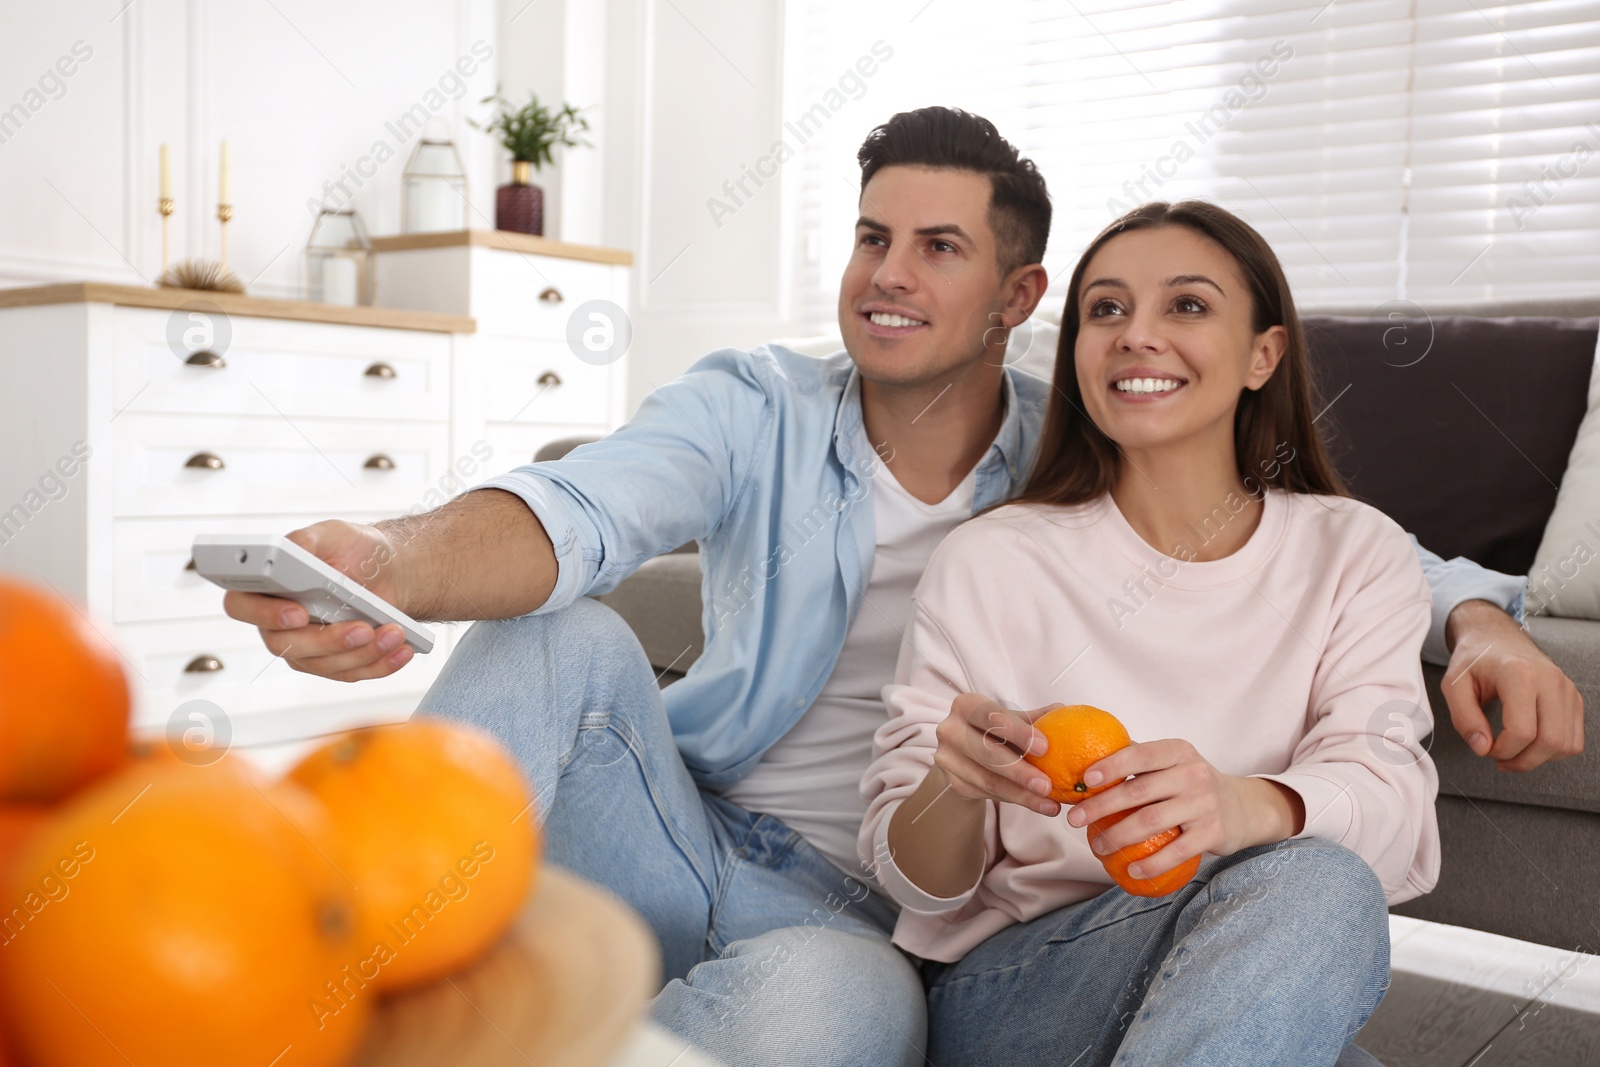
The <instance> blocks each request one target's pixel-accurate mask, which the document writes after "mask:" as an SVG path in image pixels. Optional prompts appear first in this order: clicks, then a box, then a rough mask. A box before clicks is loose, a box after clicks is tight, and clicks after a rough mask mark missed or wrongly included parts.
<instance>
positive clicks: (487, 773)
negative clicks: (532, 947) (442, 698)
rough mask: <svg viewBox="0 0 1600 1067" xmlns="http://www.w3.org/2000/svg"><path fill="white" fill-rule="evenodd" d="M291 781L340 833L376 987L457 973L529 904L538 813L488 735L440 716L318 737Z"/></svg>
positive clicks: (516, 772)
mask: <svg viewBox="0 0 1600 1067" xmlns="http://www.w3.org/2000/svg"><path fill="white" fill-rule="evenodd" d="M289 777H290V778H291V779H293V780H294V781H296V782H299V783H300V784H302V785H304V786H306V787H307V788H308V789H310V790H311V791H312V792H313V793H314V794H316V796H317V797H318V798H320V799H321V800H322V802H323V803H324V804H325V805H326V806H327V809H328V813H329V815H330V816H331V817H332V819H333V822H334V825H335V826H336V827H337V828H338V831H339V834H340V836H341V837H342V838H343V840H344V843H345V855H346V857H347V863H348V866H346V867H345V872H346V873H347V874H348V875H349V876H350V880H351V881H352V882H354V883H355V884H356V885H357V886H359V887H360V888H359V892H358V900H359V907H360V912H361V919H360V929H361V935H360V943H361V946H362V949H363V952H362V954H361V955H362V964H363V967H364V969H365V970H366V971H376V974H377V976H376V978H375V979H374V981H375V984H376V985H377V986H378V987H379V988H380V989H386V990H387V989H403V988H406V987H409V986H414V985H418V984H420V983H423V982H427V981H430V980H432V979H435V978H439V977H441V976H443V975H446V974H449V973H450V972H452V971H455V970H458V969H460V968H461V967H462V966H464V965H465V964H467V963H469V962H471V961H472V960H474V959H476V958H477V957H478V956H479V955H480V954H482V953H483V951H484V950H485V949H487V948H488V947H489V946H490V945H491V944H493V943H494V942H495V941H496V940H498V939H499V937H500V935H501V934H503V933H504V932H505V930H506V928H507V927H508V926H510V924H511V922H512V920H513V919H515V918H516V915H517V912H518V911H520V910H521V908H522V906H523V904H524V903H525V902H526V900H527V897H528V890H529V888H530V886H531V885H532V883H533V879H534V876H535V874H536V872H537V867H538V849H539V823H538V818H537V813H536V812H535V811H534V808H533V798H532V796H531V795H530V794H529V792H528V786H527V783H526V782H525V781H524V779H523V777H522V773H521V771H520V770H519V769H518V767H517V764H516V762H515V761H514V760H513V759H512V758H511V756H510V754H509V753H507V752H506V751H505V750H504V749H503V748H501V747H500V744H499V743H498V742H497V741H495V740H494V739H493V738H491V737H490V736H489V735H487V734H485V733H481V732H480V731H478V730H475V729H473V728H471V727H468V726H464V725H461V724H457V723H450V722H444V721H440V720H435V719H413V720H412V721H411V722H408V723H405V724H402V725H396V726H377V727H372V728H370V729H366V730H358V731H356V732H354V733H350V734H346V735H344V736H342V737H339V738H336V739H334V740H332V741H330V742H328V743H327V744H325V745H323V746H322V747H321V748H320V749H318V750H316V751H315V752H313V753H311V754H310V755H309V756H307V757H306V758H305V759H304V760H303V761H302V762H301V763H300V764H299V766H297V767H295V768H294V770H292V771H290V772H289Z"/></svg>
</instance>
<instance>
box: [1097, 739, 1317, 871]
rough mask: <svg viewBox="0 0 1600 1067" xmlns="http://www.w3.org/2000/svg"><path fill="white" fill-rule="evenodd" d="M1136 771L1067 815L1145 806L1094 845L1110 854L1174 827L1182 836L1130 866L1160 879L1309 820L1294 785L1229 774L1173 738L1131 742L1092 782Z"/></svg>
mask: <svg viewBox="0 0 1600 1067" xmlns="http://www.w3.org/2000/svg"><path fill="white" fill-rule="evenodd" d="M1129 775H1137V777H1134V778H1131V779H1130V780H1129V781H1125V782H1121V783H1119V784H1118V785H1115V786H1112V787H1111V788H1110V789H1107V790H1106V791H1105V792H1104V793H1098V794H1096V795H1094V796H1092V797H1090V798H1089V799H1088V800H1085V801H1081V802H1080V803H1078V804H1076V805H1074V806H1073V808H1072V811H1071V812H1070V813H1069V814H1068V816H1067V821H1068V822H1069V823H1071V824H1072V825H1073V826H1088V825H1089V824H1090V823H1092V822H1094V821H1095V820H1096V819H1099V818H1102V817H1104V816H1106V815H1110V814H1111V813H1113V812H1118V811H1124V810H1126V809H1129V808H1139V809H1141V810H1139V811H1138V812H1136V813H1135V814H1133V815H1129V816H1128V817H1127V818H1125V819H1123V820H1122V821H1121V822H1119V823H1118V824H1117V825H1115V826H1113V827H1111V828H1110V829H1109V830H1107V831H1106V832H1105V833H1104V834H1102V835H1093V834H1092V835H1091V839H1090V841H1089V845H1090V847H1091V848H1093V849H1094V851H1095V854H1096V855H1098V856H1108V855H1110V854H1111V853H1113V852H1115V851H1117V849H1119V848H1124V847H1126V846H1128V845H1134V844H1138V843H1139V842H1140V841H1144V840H1146V839H1148V838H1151V837H1154V836H1155V835H1156V834H1159V833H1164V832H1165V831H1167V830H1170V829H1172V828H1173V827H1177V828H1179V830H1180V831H1181V832H1180V833H1179V835H1178V837H1177V838H1176V839H1175V840H1173V841H1171V842H1170V843H1168V845H1167V846H1166V847H1165V848H1163V849H1161V850H1160V851H1159V852H1157V853H1156V854H1155V855H1153V856H1150V857H1147V858H1146V859H1143V860H1141V861H1139V862H1138V863H1135V864H1134V865H1133V866H1131V867H1129V868H1128V873H1129V874H1130V875H1132V876H1133V877H1135V878H1154V877H1156V876H1157V875H1160V874H1165V873H1166V872H1167V871H1170V870H1172V869H1173V868H1174V867H1176V866H1178V865H1179V864H1181V863H1184V862H1186V861H1188V860H1189V859H1190V857H1193V856H1198V855H1201V854H1202V853H1206V852H1209V853H1211V854H1213V855H1216V856H1228V855H1232V854H1233V853H1235V852H1237V851H1239V850H1240V849H1242V848H1250V847H1252V846H1254V845H1264V844H1269V843H1271V842H1273V841H1282V840H1284V839H1285V838H1289V837H1293V836H1294V835H1295V834H1297V833H1299V832H1300V830H1301V828H1302V827H1303V826H1304V825H1305V803H1304V802H1303V801H1302V800H1301V799H1300V794H1298V793H1296V792H1295V791H1294V790H1292V789H1290V788H1288V787H1287V786H1283V785H1279V784H1278V783H1276V782H1269V781H1267V780H1266V779H1264V778H1239V777H1234V776H1233V775H1228V774H1223V773H1222V772H1221V771H1219V770H1217V769H1216V768H1215V767H1213V766H1212V765H1211V764H1210V763H1208V762H1207V761H1206V759H1205V757H1203V756H1201V755H1200V753H1199V752H1197V751H1196V750H1195V747H1194V746H1193V745H1191V744H1190V743H1189V742H1187V741H1183V740H1180V739H1178V738H1168V739H1165V740H1161V741H1146V742H1143V743H1140V744H1133V745H1129V746H1128V747H1127V748H1124V749H1121V750H1119V751H1117V752H1113V753H1112V754H1111V755H1109V756H1107V757H1106V758H1105V759H1103V760H1100V761H1099V762H1098V763H1096V764H1094V766H1092V767H1091V768H1090V769H1089V772H1088V773H1087V774H1086V775H1085V776H1084V781H1085V782H1087V783H1088V784H1089V785H1090V786H1094V785H1096V784H1098V783H1100V782H1105V781H1115V780H1116V779H1118V778H1126V777H1128V776H1129Z"/></svg>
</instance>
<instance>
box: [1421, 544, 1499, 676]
mask: <svg viewBox="0 0 1600 1067" xmlns="http://www.w3.org/2000/svg"><path fill="white" fill-rule="evenodd" d="M1407 536H1408V537H1410V538H1411V547H1412V549H1413V550H1415V552H1416V554H1417V561H1418V562H1419V563H1421V564H1422V574H1423V576H1424V577H1425V578H1427V579H1428V589H1429V591H1430V593H1431V594H1432V598H1433V615H1432V620H1431V622H1430V624H1429V626H1428V637H1427V640H1425V641H1424V642H1423V643H1422V658H1423V659H1424V660H1426V661H1427V662H1429V663H1432V664H1436V665H1438V666H1440V667H1443V666H1445V665H1446V664H1448V663H1449V662H1450V649H1449V647H1448V646H1447V645H1446V644H1445V639H1444V630H1445V623H1446V622H1448V621H1449V619H1450V613H1451V612H1452V611H1454V610H1455V609H1456V605H1458V604H1461V603H1464V602H1465V601H1468V600H1487V601H1489V603H1491V604H1498V605H1499V606H1500V607H1501V609H1502V610H1504V611H1506V612H1507V613H1509V614H1510V615H1511V616H1512V617H1513V618H1514V619H1516V620H1517V625H1519V626H1520V625H1521V624H1522V622H1523V612H1524V605H1525V604H1526V602H1527V589H1528V580H1527V578H1523V577H1518V576H1516V575H1511V574H1501V573H1500V572H1499V571H1492V570H1490V569H1489V568H1487V567H1481V566H1479V565H1478V564H1476V563H1474V562H1472V561H1471V560H1470V559H1467V558H1466V557H1465V556H1457V557H1456V558H1455V559H1450V560H1447V559H1444V558H1442V557H1440V556H1439V555H1438V554H1436V553H1433V552H1429V551H1428V550H1427V549H1426V548H1423V547H1422V543H1421V542H1420V541H1418V540H1417V538H1416V535H1414V534H1408V535H1407Z"/></svg>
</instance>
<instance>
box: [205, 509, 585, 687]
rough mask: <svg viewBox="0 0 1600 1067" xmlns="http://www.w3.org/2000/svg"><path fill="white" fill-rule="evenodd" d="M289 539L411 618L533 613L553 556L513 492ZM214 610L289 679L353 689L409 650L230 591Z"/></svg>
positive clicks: (355, 626)
mask: <svg viewBox="0 0 1600 1067" xmlns="http://www.w3.org/2000/svg"><path fill="white" fill-rule="evenodd" d="M288 537H289V539H290V540H291V541H294V542H295V543H296V544H298V545H300V546H301V547H303V548H305V549H306V550H307V551H309V552H310V553H311V554H312V555H315V556H318V557H320V558H321V559H324V560H326V561H327V562H328V563H330V564H331V565H332V566H333V567H334V568H335V569H337V570H340V571H342V572H344V573H345V574H348V575H350V576H351V577H352V578H354V579H355V580H356V581H358V582H360V583H361V584H362V585H364V586H366V587H367V588H368V589H371V590H372V591H373V592H374V593H376V594H377V595H379V596H381V597H382V598H383V599H385V600H387V601H389V603H391V604H393V605H394V606H395V607H397V608H399V609H400V610H401V611H403V612H405V613H406V614H407V615H410V616H411V617H412V618H414V619H418V620H422V621H432V620H441V619H452V620H454V619H509V618H515V617H516V616H518V615H526V614H527V613H528V612H530V611H533V610H535V609H537V608H538V607H539V606H540V605H542V604H543V603H544V602H545V601H546V599H548V598H549V596H550V592H551V590H552V589H554V588H555V584H556V573H557V564H556V554H555V550H554V548H553V546H552V545H551V543H550V538H549V536H548V535H546V533H545V529H544V525H543V524H542V523H541V522H540V521H539V519H538V518H537V517H536V516H535V515H534V514H533V512H531V511H529V510H528V507H527V505H526V504H524V503H523V502H522V500H521V499H520V498H518V497H517V496H516V495H515V494H514V493H508V492H506V491H504V490H501V489H482V490H478V491H476V492H470V493H465V494H463V495H461V496H458V497H456V498H455V499H454V500H451V501H449V502H448V503H445V504H443V505H441V506H439V507H437V508H435V509H434V510H432V511H429V512H426V513H424V514H421V515H407V516H403V517H401V518H396V519H385V520H383V521H381V522H378V523H375V524H373V525H371V526H367V525H362V524H359V523H351V522H343V521H341V520H338V519H330V520H327V521H325V522H318V523H314V524H312V525H310V526H307V527H304V528H302V529H299V530H295V531H293V532H292V533H290V534H289V535H288ZM222 604H223V610H225V611H226V612H227V613H228V614H229V615H230V616H232V617H233V618H235V619H239V620H240V621H242V622H247V623H250V624H251V625H252V626H255V627H256V628H257V629H259V630H260V631H261V640H262V642H263V643H264V644H265V645H266V646H267V649H268V650H269V651H270V652H271V653H272V654H273V655H275V656H282V657H283V659H284V661H285V662H287V663H288V664H289V666H291V667H293V668H294V669H295V670H297V671H302V672H304V673H306V674H316V675H321V676H322V677H325V678H334V679H336V680H338V681H344V682H353V681H358V680H361V679H365V678H382V677H383V676H385V675H388V674H393V673H394V672H395V671H397V670H399V669H400V668H401V667H403V666H405V665H406V663H407V661H409V660H410V659H411V655H412V652H411V650H410V649H409V648H407V647H405V645H403V644H402V643H401V642H402V641H403V640H404V635H403V634H402V633H401V630H400V628H399V627H398V626H394V625H388V626H381V627H379V628H378V629H377V631H376V632H374V631H373V628H372V627H371V626H369V625H368V624H367V623H365V622H361V621H359V620H356V621H351V622H341V623H335V624H333V625H326V626H325V625H323V624H321V623H316V622H312V621H310V619H309V618H308V616H307V615H306V611H305V609H304V608H302V607H301V606H300V605H298V604H296V603H294V602H293V601H290V600H284V599H282V598H280V597H272V596H263V595H262V594H259V593H237V592H230V593H228V594H226V595H225V596H224V597H223V599H222Z"/></svg>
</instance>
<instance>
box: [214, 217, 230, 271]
mask: <svg viewBox="0 0 1600 1067" xmlns="http://www.w3.org/2000/svg"><path fill="white" fill-rule="evenodd" d="M232 219H233V205H232V204H218V205H217V221H218V222H219V223H221V226H220V230H221V234H222V237H221V242H222V246H221V252H222V269H223V270H224V271H226V270H227V269H228V223H229V222H230V221H232Z"/></svg>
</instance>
